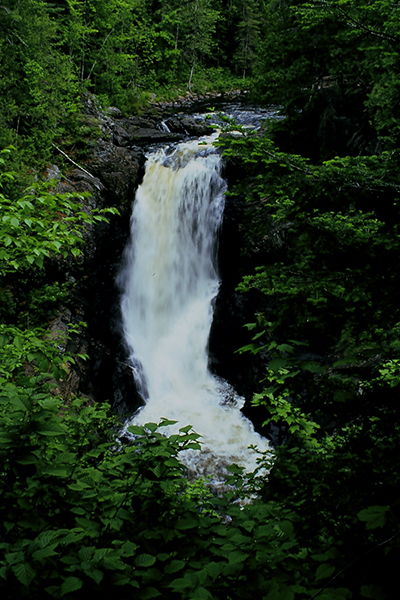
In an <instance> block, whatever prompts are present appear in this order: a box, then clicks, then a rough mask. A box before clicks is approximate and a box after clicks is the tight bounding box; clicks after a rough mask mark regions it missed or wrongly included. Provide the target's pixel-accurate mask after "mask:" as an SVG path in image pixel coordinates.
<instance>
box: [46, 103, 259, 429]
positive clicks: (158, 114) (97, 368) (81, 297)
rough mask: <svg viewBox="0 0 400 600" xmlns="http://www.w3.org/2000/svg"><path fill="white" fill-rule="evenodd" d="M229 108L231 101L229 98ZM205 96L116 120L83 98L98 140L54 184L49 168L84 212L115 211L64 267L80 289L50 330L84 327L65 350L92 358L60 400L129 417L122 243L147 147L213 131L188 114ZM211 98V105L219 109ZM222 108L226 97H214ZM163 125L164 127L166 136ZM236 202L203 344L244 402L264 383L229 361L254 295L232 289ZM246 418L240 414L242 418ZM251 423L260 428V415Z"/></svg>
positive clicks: (115, 114) (229, 205)
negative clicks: (80, 399) (81, 198)
mask: <svg viewBox="0 0 400 600" xmlns="http://www.w3.org/2000/svg"><path fill="white" fill-rule="evenodd" d="M228 99H229V100H230V101H231V100H232V98H231V97H229V98H228ZM209 100H210V99H209V98H206V99H197V100H196V102H193V101H192V102H191V104H190V107H189V106H188V105H187V104H186V105H185V106H181V108H184V110H185V112H183V110H181V111H178V112H177V108H178V107H177V106H176V105H175V104H174V105H164V106H159V105H158V106H154V105H153V106H151V107H150V109H149V110H148V111H147V112H146V113H145V114H144V115H142V116H141V117H130V118H126V117H123V116H122V115H121V113H120V111H119V110H118V109H116V108H109V109H108V110H107V112H104V111H102V110H101V109H100V108H99V106H98V104H97V102H96V100H95V98H94V97H90V96H88V97H87V98H86V102H85V115H86V118H87V120H88V122H89V123H92V124H93V123H95V124H96V126H97V127H98V128H100V130H101V134H100V135H99V136H98V138H97V140H96V141H95V142H94V143H93V144H92V146H91V148H90V152H89V156H88V159H87V160H86V161H85V162H84V163H82V164H81V165H80V167H81V168H79V167H78V166H74V168H71V170H70V171H68V172H67V173H66V175H65V176H64V177H62V178H61V176H60V174H59V173H57V171H56V172H54V169H53V171H52V170H51V169H50V170H49V173H48V177H49V178H50V177H54V176H56V177H57V178H59V183H58V188H57V189H58V191H60V192H67V191H73V190H74V191H78V192H89V194H90V196H89V197H88V198H87V199H86V201H85V202H86V207H85V209H86V210H90V209H91V208H104V207H111V206H112V207H116V208H117V209H118V210H119V213H120V215H119V216H115V215H111V216H110V218H109V223H100V224H98V225H96V226H94V227H91V228H90V229H89V230H86V232H85V248H84V258H83V260H82V261H80V262H79V264H74V263H71V264H70V265H69V267H68V269H67V274H66V277H67V279H69V280H70V281H74V280H75V279H76V280H77V281H78V282H79V283H77V285H76V286H75V287H74V289H73V292H72V297H71V304H70V306H69V308H66V309H64V310H62V311H61V312H60V315H59V317H58V318H57V319H56V321H55V322H54V324H53V327H54V328H59V329H60V328H61V329H62V328H65V327H66V325H67V323H68V322H72V323H77V324H79V322H81V321H84V322H86V323H87V328H84V327H80V333H79V335H75V336H74V338H73V339H72V340H71V342H70V350H72V351H74V352H78V353H82V354H88V355H89V357H90V359H89V360H88V361H83V360H80V359H78V360H77V363H76V365H75V366H74V367H73V369H71V371H70V373H69V377H68V379H67V381H66V383H65V385H64V392H65V393H66V394H70V393H74V394H84V395H86V396H88V397H89V398H90V399H93V400H96V401H100V402H101V401H105V400H109V401H110V402H111V403H112V405H113V407H114V409H115V410H116V411H117V412H118V413H120V414H127V413H132V412H133V411H134V410H135V409H136V408H137V407H138V406H139V405H140V402H141V400H140V398H139V396H138V394H137V391H136V389H135V385H134V382H133V376H132V372H131V368H130V366H129V364H128V362H127V351H126V348H125V344H124V341H123V336H122V331H121V318H120V306H119V300H120V290H119V289H118V287H117V284H116V277H117V274H118V272H119V270H120V269H121V265H122V264H123V259H124V256H123V255H124V249H125V247H126V245H127V242H128V240H129V234H130V216H131V210H132V202H133V200H134V194H135V190H136V189H137V187H138V185H139V184H140V182H141V179H142V177H143V173H144V164H145V152H146V150H147V149H148V148H149V147H151V146H153V145H154V144H160V143H162V144H164V143H166V142H175V141H180V140H183V139H187V138H188V137H191V136H193V137H194V136H195V137H197V136H202V135H206V134H209V133H210V132H212V131H213V129H211V128H210V127H209V126H207V125H206V124H204V123H200V122H199V121H198V120H195V119H194V118H192V117H191V116H190V114H188V113H189V109H190V110H191V111H192V112H194V111H198V110H199V108H201V105H202V103H203V104H204V102H205V103H206V104H207V103H208V104H209ZM216 100H217V99H216V98H214V99H213V103H214V104H215V103H216ZM218 100H220V101H221V102H222V101H224V100H226V98H225V97H223V96H220V98H218ZM165 124H166V125H167V127H168V130H169V131H168V130H166V127H165ZM231 169H233V170H232V172H230V167H229V165H226V167H225V176H226V178H227V179H228V181H229V179H230V178H231V177H232V178H233V177H234V171H235V169H234V167H231ZM242 213H243V201H242V200H241V199H240V198H237V199H234V198H229V199H228V200H227V202H226V210H225V216H224V222H223V226H222V231H221V239H220V252H219V253H220V272H221V277H222V281H223V283H222V286H221V291H220V294H219V296H218V298H217V300H216V305H215V316H214V323H213V326H212V330H211V334H210V342H209V346H210V348H209V351H210V368H211V370H212V371H213V372H214V373H216V374H217V375H219V376H222V377H223V378H225V379H226V380H228V381H229V382H230V383H231V384H232V385H233V386H234V387H235V389H237V391H238V392H239V393H240V394H241V395H245V396H246V397H247V398H248V399H249V398H250V397H251V395H252V392H253V391H254V388H255V386H256V385H257V381H258V380H259V379H260V378H261V363H260V364H259V365H258V364H257V362H255V361H254V358H253V357H251V360H250V357H248V356H246V355H239V354H234V351H235V350H237V349H238V348H239V347H240V346H241V345H243V344H245V343H248V341H247V339H246V338H245V330H244V329H243V324H244V323H247V322H249V321H251V320H252V319H253V315H254V312H255V310H256V306H258V305H259V301H260V299H259V298H255V297H252V296H251V295H250V296H249V297H248V298H243V297H242V296H240V295H239V294H237V293H236V292H235V286H236V284H237V283H238V278H239V273H240V271H241V260H242V259H241V251H240V234H239V224H240V219H241V215H242ZM245 412H246V411H245ZM251 412H252V411H251V410H250V411H249V410H247V413H248V416H250V417H251V418H252V419H253V420H255V421H257V415H256V414H251Z"/></svg>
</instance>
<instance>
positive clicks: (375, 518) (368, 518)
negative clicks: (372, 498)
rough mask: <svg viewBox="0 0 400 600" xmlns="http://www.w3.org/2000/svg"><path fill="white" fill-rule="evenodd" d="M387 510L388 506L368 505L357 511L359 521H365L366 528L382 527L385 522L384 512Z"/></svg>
mask: <svg viewBox="0 0 400 600" xmlns="http://www.w3.org/2000/svg"><path fill="white" fill-rule="evenodd" d="M388 510H389V507H388V506H370V507H369V508H365V509H364V510H360V512H359V513H357V516H358V518H359V519H360V521H365V528H366V529H376V527H383V526H384V524H385V523H386V513H387V511H388Z"/></svg>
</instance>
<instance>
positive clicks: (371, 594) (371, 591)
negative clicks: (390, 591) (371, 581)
mask: <svg viewBox="0 0 400 600" xmlns="http://www.w3.org/2000/svg"><path fill="white" fill-rule="evenodd" d="M360 593H361V596H362V597H363V598H372V599H373V600H385V598H386V597H387V596H386V594H385V593H384V592H383V590H382V588H380V587H379V585H362V586H361V591H360Z"/></svg>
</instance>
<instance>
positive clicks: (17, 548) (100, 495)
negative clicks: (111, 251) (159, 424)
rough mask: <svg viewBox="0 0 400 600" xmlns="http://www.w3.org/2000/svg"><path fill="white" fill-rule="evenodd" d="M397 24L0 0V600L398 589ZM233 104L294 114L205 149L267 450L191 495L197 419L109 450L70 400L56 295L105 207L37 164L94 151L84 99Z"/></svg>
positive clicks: (160, 6)
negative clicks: (221, 203) (222, 173)
mask: <svg viewBox="0 0 400 600" xmlns="http://www.w3.org/2000/svg"><path fill="white" fill-rule="evenodd" d="M399 25H400V6H399V5H397V4H396V3H394V2H389V1H387V0H360V1H355V0H331V1H329V0H316V1H308V2H304V1H301V0H281V1H280V0H274V1H270V2H268V1H263V0H226V1H225V0H188V1H186V2H185V1H181V0H165V1H150V0H96V1H95V0H81V1H79V0H64V1H60V2H46V1H44V0H3V1H2V2H1V5H0V65H1V72H0V144H1V148H2V152H1V155H0V169H1V174H0V203H1V217H0V301H1V306H0V316H1V324H0V358H1V363H0V387H1V390H0V402H1V406H0V423H1V429H0V456H1V461H2V466H1V468H0V481H1V489H0V507H1V508H0V511H1V516H2V519H1V529H0V532H1V533H0V550H1V552H0V589H1V592H2V594H3V596H4V597H5V598H9V599H14V598H18V599H19V598H23V597H25V598H36V597H40V598H47V597H49V598H51V597H54V598H61V597H65V598H67V599H68V598H71V599H74V598H81V597H84V596H87V595H88V594H100V595H103V596H104V594H107V595H110V594H115V593H118V594H119V595H120V597H121V598H127V599H128V598H132V597H133V595H135V597H138V598H142V599H143V600H146V599H147V598H156V597H158V596H162V597H164V598H168V599H171V600H173V599H188V600H193V599H199V600H206V599H207V598H210V599H221V600H222V599H224V600H225V599H226V598H229V599H232V600H234V599H235V600H236V599H240V598H243V599H246V600H247V599H249V598H253V597H255V596H256V597H260V598H263V599H265V600H305V599H307V598H315V597H318V598H319V599H321V600H335V599H339V598H353V599H358V598H372V599H376V600H384V599H385V598H387V599H390V598H392V597H393V595H394V590H395V589H396V588H397V581H396V577H397V573H396V568H397V566H398V562H399V554H400V530H399V526H400V523H399V514H400V510H399V508H400V507H399V498H400V479H399V476H400V475H399V474H400V464H399V451H398V450H399V433H400V419H399V407H398V386H399V383H400V312H399V302H398V294H399V289H400V280H399V272H400V270H399V253H400V247H399V246H400V242H399V239H400V238H399V223H400V214H399V200H400V198H399V196H400V175H399V169H398V164H399V132H400V114H399V98H400V94H399V85H400V75H399V52H398V42H399ZM237 87H239V88H242V89H246V90H248V91H249V96H250V97H251V99H252V101H253V102H254V103H261V104H274V105H277V106H279V107H280V110H281V114H282V115H283V116H284V118H283V119H280V120H279V121H272V120H271V121H269V122H266V123H265V124H264V126H263V128H262V129H261V130H260V131H258V132H249V131H246V130H241V132H240V133H241V135H240V136H238V135H234V136H230V135H229V129H235V128H236V126H235V125H231V126H230V127H228V128H227V131H226V133H225V134H224V136H223V137H222V138H221V139H220V141H219V142H218V143H219V145H220V146H221V148H222V151H223V152H224V156H225V159H226V161H229V163H230V164H232V165H233V166H234V169H233V170H234V172H235V176H236V180H235V181H234V182H231V184H232V185H231V187H230V191H229V194H230V195H231V196H233V197H234V198H236V199H238V200H239V201H240V202H242V204H243V207H244V214H243V218H242V220H241V223H240V225H239V236H238V241H237V243H238V244H240V245H241V260H240V273H238V274H237V279H236V281H235V285H236V286H237V293H241V294H245V295H251V294H253V295H254V297H256V298H257V299H258V300H257V302H258V310H257V312H256V313H255V315H254V319H253V320H252V322H251V323H247V330H248V331H247V338H248V339H247V343H246V345H245V346H244V347H242V348H241V349H240V352H242V353H243V354H244V355H245V356H247V354H250V355H251V357H252V359H253V360H254V361H258V362H257V364H258V365H260V364H261V365H262V368H263V376H262V381H260V383H259V387H258V389H257V390H256V393H255V394H254V396H253V399H252V403H253V406H254V409H255V410H257V411H258V415H261V421H262V422H263V423H264V426H265V428H266V429H268V426H269V425H270V424H271V423H275V424H277V425H278V426H279V431H280V436H281V442H282V445H281V446H279V447H278V448H276V449H275V454H274V459H273V461H272V463H270V462H269V461H270V458H269V457H267V456H264V457H261V459H260V460H261V462H260V466H264V467H267V468H268V469H270V473H269V475H268V477H265V475H262V471H260V472H259V473H255V474H252V475H250V476H244V475H243V474H241V473H240V470H239V469H238V468H237V467H234V466H233V467H232V471H231V472H232V479H231V483H232V484H234V486H233V487H232V490H231V492H229V493H228V494H225V495H224V496H223V497H215V496H213V494H212V493H211V492H210V491H209V490H208V489H207V487H206V486H205V485H204V484H203V482H201V481H197V482H194V483H189V482H187V481H185V479H184V468H183V466H182V464H181V463H180V462H179V451H180V450H181V449H183V448H185V447H192V448H193V447H197V446H198V439H197V435H196V434H195V433H191V432H190V430H189V428H183V429H182V430H181V435H180V436H175V437H173V438H166V437H164V436H162V435H161V433H160V432H158V431H157V428H156V426H155V425H153V424H150V425H149V427H147V428H136V429H135V430H134V431H133V433H134V434H135V435H136V436H137V437H136V441H135V443H133V444H131V445H126V446H123V445H121V446H118V451H117V446H116V441H115V429H116V420H115V418H114V417H113V416H112V414H111V412H109V407H108V405H102V406H92V405H88V403H87V402H86V401H85V400H84V399H79V398H71V397H65V396H63V395H62V394H61V391H60V390H61V389H62V387H60V381H62V379H63V377H65V376H66V374H67V373H68V369H69V368H70V365H72V364H73V362H74V360H76V359H77V357H76V356H74V355H73V353H71V352H68V339H69V336H71V335H73V333H74V331H72V330H71V331H69V332H68V331H64V332H63V333H60V332H59V333H55V332H54V331H53V330H51V329H49V323H50V322H51V321H52V319H53V318H54V316H55V315H56V314H57V310H58V308H59V306H60V305H61V304H62V303H68V302H69V301H70V300H69V298H70V296H69V294H70V290H71V287H72V286H73V285H74V284H73V282H71V281H70V280H68V279H67V278H66V276H65V265H66V264H68V265H71V264H79V260H80V258H79V257H80V256H81V253H82V248H83V247H84V243H85V235H84V232H85V227H86V228H87V227H93V226H94V225H95V223H96V221H101V220H103V219H105V218H106V216H105V215H104V214H101V213H100V212H96V211H85V210H83V209H82V206H83V205H84V203H85V198H83V197H82V196H81V195H79V194H76V193H69V194H60V193H57V192H56V191H55V190H54V187H53V186H52V184H51V182H50V183H48V182H47V183H45V182H44V181H42V178H41V176H40V173H41V170H42V168H43V167H44V165H46V164H48V163H49V161H53V162H54V161H56V162H57V161H59V164H60V166H62V162H60V155H59V153H58V151H57V150H56V148H55V147H56V146H57V147H60V148H63V149H66V150H68V152H69V153H70V155H71V156H73V157H74V158H75V159H76V160H84V158H85V156H87V155H88V153H90V149H91V143H92V136H94V137H95V136H96V135H97V134H96V132H94V131H93V130H92V129H90V128H88V127H87V124H86V123H85V122H84V120H83V119H82V115H81V98H82V95H84V94H87V93H94V94H96V96H97V97H98V101H99V102H100V104H101V105H102V106H103V107H107V106H109V105H116V106H118V108H120V109H121V110H122V111H123V112H124V114H126V115H129V114H133V113H138V112H140V111H142V110H143V109H144V108H145V106H146V102H148V101H149V100H150V98H157V99H160V98H164V99H168V98H174V97H177V96H178V95H185V94H186V93H187V92H188V93H196V92H201V91H206V90H214V91H220V90H228V89H232V88H237ZM228 201H229V196H228ZM108 212H111V213H113V212H114V213H115V212H116V211H115V210H114V209H112V210H111V211H110V210H109V211H108ZM108 218H109V219H112V218H113V215H112V214H110V215H109V216H108ZM74 261H75V263H74ZM78 271H79V269H78ZM81 275H82V277H83V273H82V274H81ZM232 293H233V292H232ZM80 326H81V327H84V324H81V325H80ZM238 345H240V344H238ZM66 349H67V350H66ZM80 358H81V359H84V358H86V357H84V356H83V357H80ZM161 431H162V429H161ZM241 497H244V498H245V499H247V500H248V499H249V498H251V502H248V503H246V502H245V503H244V505H243V506H240V504H238V503H237V502H236V501H237V500H238V499H239V498H241ZM116 586H118V587H116Z"/></svg>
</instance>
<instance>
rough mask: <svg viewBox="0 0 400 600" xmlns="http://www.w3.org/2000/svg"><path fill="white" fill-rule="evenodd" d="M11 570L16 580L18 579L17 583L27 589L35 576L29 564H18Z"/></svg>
mask: <svg viewBox="0 0 400 600" xmlns="http://www.w3.org/2000/svg"><path fill="white" fill-rule="evenodd" d="M11 568H12V570H13V571H14V574H15V576H16V578H17V579H18V581H19V582H20V583H22V585H25V586H26V587H29V585H30V583H31V581H32V580H33V579H34V578H35V576H36V572H35V570H34V569H33V568H32V567H31V566H30V564H29V563H26V562H24V563H19V564H17V565H12V567H11Z"/></svg>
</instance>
